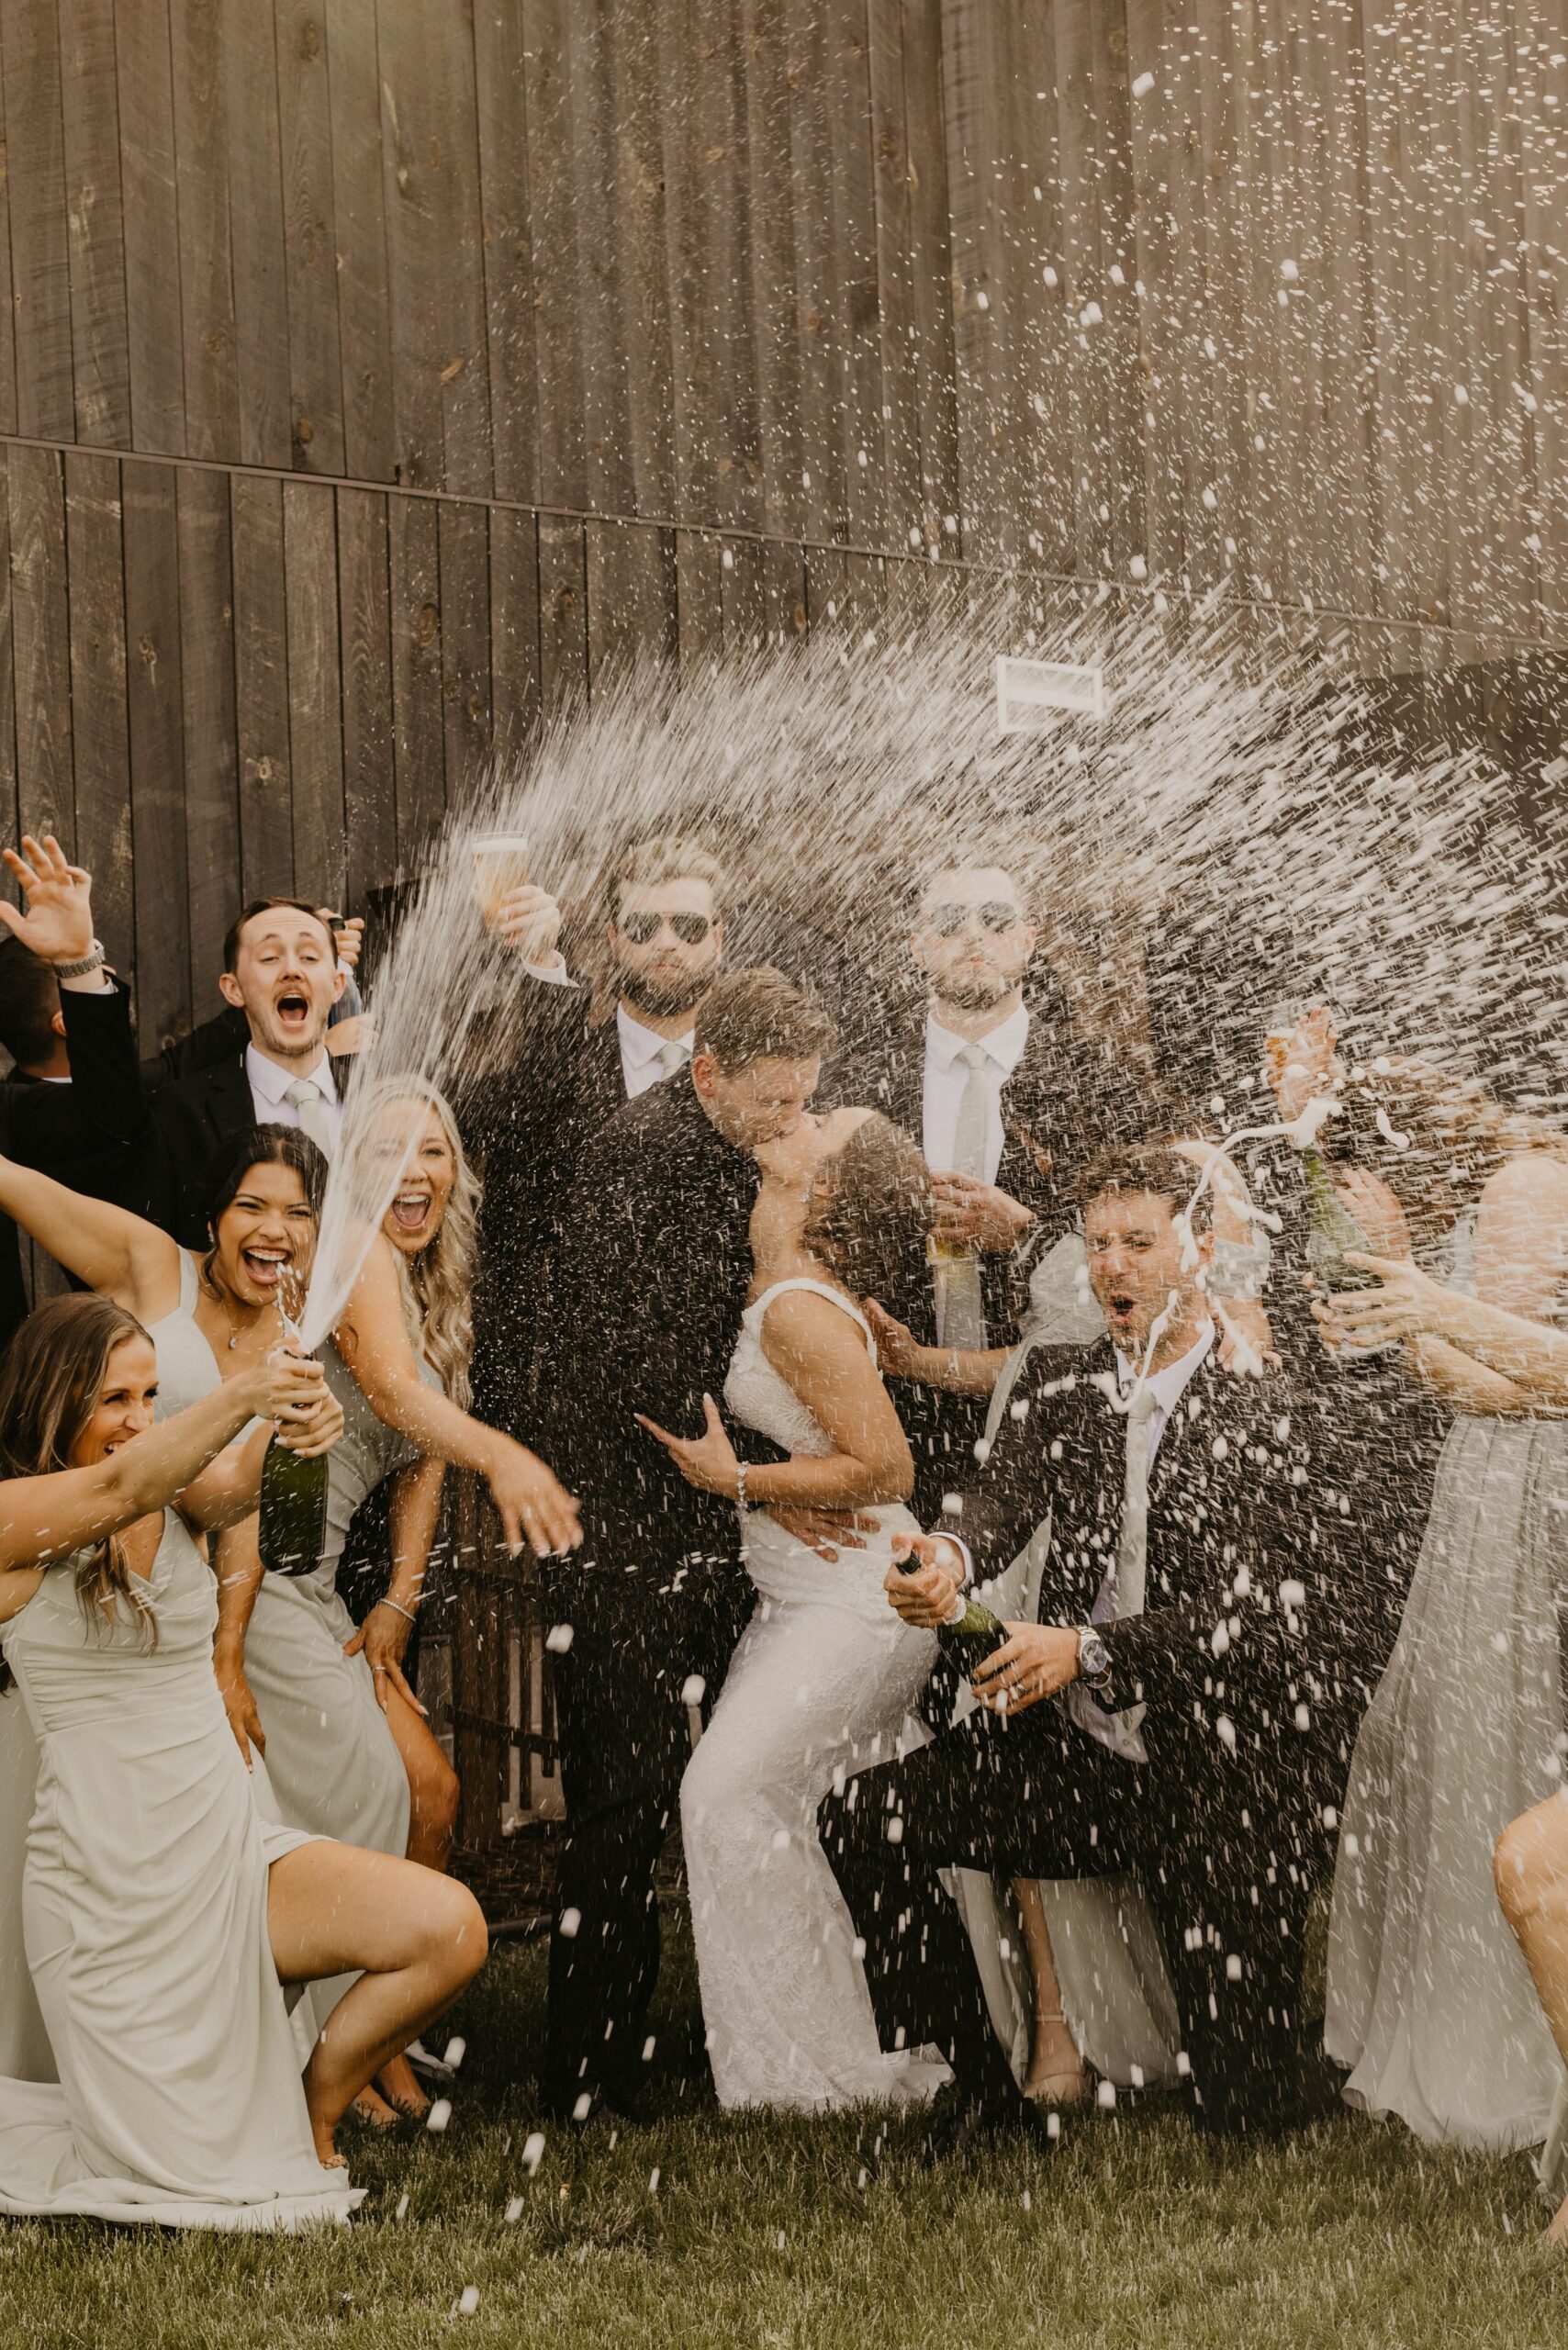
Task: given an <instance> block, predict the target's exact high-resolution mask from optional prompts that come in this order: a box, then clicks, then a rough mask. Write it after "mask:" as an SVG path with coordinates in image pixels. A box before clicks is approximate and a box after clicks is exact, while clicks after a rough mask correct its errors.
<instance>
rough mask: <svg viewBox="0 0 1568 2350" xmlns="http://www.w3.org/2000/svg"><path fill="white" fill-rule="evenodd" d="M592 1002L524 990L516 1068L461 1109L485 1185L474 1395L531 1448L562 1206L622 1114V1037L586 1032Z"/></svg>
mask: <svg viewBox="0 0 1568 2350" xmlns="http://www.w3.org/2000/svg"><path fill="white" fill-rule="evenodd" d="M588 1002H589V998H588V990H586V989H582V988H566V987H557V986H554V985H552V984H551V983H550V982H549V981H547V980H539V979H531V980H529V981H527V982H526V983H525V985H524V987H523V990H522V994H521V1006H520V1013H519V1037H518V1046H517V1051H516V1053H515V1055H514V1056H513V1058H512V1060H511V1062H510V1065H509V1066H508V1067H507V1068H505V1069H501V1070H499V1071H498V1072H497V1073H495V1074H493V1075H491V1076H488V1077H487V1078H483V1079H480V1080H476V1081H475V1082H473V1083H471V1084H469V1085H467V1086H466V1087H465V1088H464V1089H463V1091H462V1095H461V1100H460V1103H459V1114H460V1116H461V1119H462V1124H463V1132H464V1139H465V1144H466V1145H467V1147H468V1149H469V1150H470V1152H471V1153H472V1154H473V1156H474V1158H475V1159H476V1162H477V1164H478V1166H479V1168H480V1169H481V1171H482V1173H483V1177H484V1197H483V1200H482V1203H481V1205H480V1211H479V1246H478V1262H479V1280H478V1286H477V1291H476V1303H475V1350H474V1386H475V1397H476V1404H477V1405H478V1408H479V1409H480V1411H481V1412H482V1413H483V1415H484V1416H485V1417H486V1418H487V1419H488V1420H492V1421H494V1422H495V1423H496V1424H497V1425H498V1427H505V1428H509V1429H510V1430H511V1431H512V1433H513V1434H514V1435H517V1436H524V1435H527V1436H528V1437H529V1438H530V1439H531V1440H532V1438H534V1437H536V1436H537V1425H538V1412H539V1399H538V1383H539V1378H540V1374H541V1371H542V1367H543V1344H542V1342H543V1333H544V1331H545V1330H546V1328H547V1327H548V1326H549V1324H550V1322H551V1320H552V1318H553V1315H554V1289H555V1258H556V1253H557V1249H558V1247H559V1243H560V1237H561V1231H562V1224H563V1217H564V1213H565V1209H566V1201H567V1199H568V1197H569V1196H570V1193H571V1191H572V1187H573V1185H574V1183H575V1182H576V1181H577V1169H578V1167H579V1164H580V1162H581V1159H582V1157H583V1153H584V1151H585V1149H586V1147H587V1146H588V1143H590V1142H591V1141H592V1139H593V1137H594V1136H596V1135H597V1134H598V1133H599V1131H600V1129H601V1128H602V1127H604V1126H606V1125H609V1123H610V1119H611V1118H613V1117H614V1116H615V1114H616V1113H617V1112H618V1111H620V1110H622V1109H623V1108H624V1107H625V1106H626V1083H625V1079H624V1077H623V1075H622V1067H621V1040H620V1035H619V1032H618V1030H617V1028H616V1024H615V1022H614V1020H613V1019H610V1020H606V1021H602V1022H600V1023H599V1025H598V1026H596V1027H591V1028H590V1027H589V1026H588Z"/></svg>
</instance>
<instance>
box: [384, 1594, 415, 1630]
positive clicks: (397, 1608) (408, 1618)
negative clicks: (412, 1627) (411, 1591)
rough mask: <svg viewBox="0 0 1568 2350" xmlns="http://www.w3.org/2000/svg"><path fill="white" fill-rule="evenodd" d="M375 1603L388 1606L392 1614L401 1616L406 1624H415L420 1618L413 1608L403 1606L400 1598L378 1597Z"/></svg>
mask: <svg viewBox="0 0 1568 2350" xmlns="http://www.w3.org/2000/svg"><path fill="white" fill-rule="evenodd" d="M375 1604H376V1606H377V1607H390V1609H391V1610H392V1613H393V1615H394V1616H401V1617H402V1618H403V1621H404V1622H405V1623H406V1624H417V1623H418V1622H419V1620H420V1619H419V1617H417V1616H416V1615H415V1613H414V1611H413V1609H412V1608H411V1607H405V1606H404V1605H403V1603H402V1601H401V1600H400V1599H378V1600H377V1601H376V1603H375Z"/></svg>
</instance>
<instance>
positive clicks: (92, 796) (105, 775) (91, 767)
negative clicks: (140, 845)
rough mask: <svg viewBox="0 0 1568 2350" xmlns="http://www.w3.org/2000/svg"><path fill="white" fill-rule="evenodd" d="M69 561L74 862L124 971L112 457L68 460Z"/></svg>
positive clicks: (121, 594)
mask: <svg viewBox="0 0 1568 2350" xmlns="http://www.w3.org/2000/svg"><path fill="white" fill-rule="evenodd" d="M65 554H66V562H67V564H68V565H69V569H70V583H71V594H70V607H71V610H70V624H71V722H72V755H73V770H74V782H75V797H76V855H77V857H78V859H79V861H80V862H81V863H82V864H83V865H84V866H85V867H86V868H87V870H88V872H89V873H90V874H91V875H92V877H93V919H94V923H95V927H96V929H97V933H98V935H99V937H100V938H101V939H102V940H103V942H104V945H105V946H106V948H107V949H108V956H109V960H110V962H111V963H113V964H114V965H115V967H116V968H117V969H118V970H121V971H129V970H130V969H131V968H132V966H133V965H134V963H135V960H136V923H135V914H134V909H133V904H132V895H131V890H132V884H131V837H130V787H131V776H130V755H129V741H128V738H127V733H126V674H125V563H124V550H123V544H122V533H121V521H120V466H119V461H118V458H115V457H111V456H89V455H87V454H86V453H84V452H80V451H79V452H75V453H73V454H72V455H70V456H68V457H67V458H66V460H65ZM184 894H185V893H184V890H183V889H182V890H181V892H180V895H181V897H182V898H183V897H184Z"/></svg>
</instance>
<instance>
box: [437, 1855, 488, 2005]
mask: <svg viewBox="0 0 1568 2350" xmlns="http://www.w3.org/2000/svg"><path fill="white" fill-rule="evenodd" d="M439 1883H440V1886H441V1892H440V1894H439V1896H438V1897H437V1898H436V1900H435V1901H434V1903H433V1904H432V1907H431V1921H430V1945H431V1951H432V1953H434V1954H437V1955H439V1956H440V1957H441V1958H442V1960H443V1961H444V1963H445V1964H446V1965H447V1967H448V1969H449V1971H450V1973H451V1975H452V1979H453V1980H454V1982H456V1983H467V1982H469V1981H471V1980H472V1978H473V1977H474V1976H475V1975H477V1973H478V1972H479V1969H480V1968H481V1967H482V1966H483V1965H484V1964H485V1961H486V1958H487V1956H488V1954H489V1949H490V1933H489V1929H488V1927H487V1925H486V1923H485V1913H484V1911H483V1910H482V1909H481V1908H480V1907H479V1905H478V1903H477V1902H476V1900H475V1898H474V1896H473V1895H472V1894H471V1893H470V1892H469V1890H468V1888H467V1886H465V1885H459V1884H458V1883H457V1882H456V1881H455V1879H454V1878H453V1877H449V1876H448V1877H442V1878H441V1879H439Z"/></svg>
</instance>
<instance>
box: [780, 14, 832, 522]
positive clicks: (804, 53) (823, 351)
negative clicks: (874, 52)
mask: <svg viewBox="0 0 1568 2350" xmlns="http://www.w3.org/2000/svg"><path fill="white" fill-rule="evenodd" d="M784 25H785V37H786V40H787V43H788V51H787V53H788V58H789V65H788V72H787V77H786V78H787V82H788V86H789V91H790V195H791V199H792V203H793V207H794V246H795V332H796V337H797V340H798V343H799V348H800V354H801V357H800V383H801V508H800V525H799V527H800V531H801V536H802V537H807V538H812V539H824V540H825V539H834V538H838V539H842V537H843V535H844V530H845V521H844V517H845V513H846V497H845V487H846V485H845V480H844V447H843V439H842V435H841V433H840V431H839V419H838V375H839V365H840V357H841V353H840V347H839V321H838V316H837V307H836V305H837V289H836V288H835V286H834V279H833V256H832V238H831V230H830V224H829V222H828V220H827V218H826V214H825V207H824V206H823V193H822V192H823V189H824V188H825V187H826V185H827V184H828V178H829V174H830V173H831V172H832V169H833V155H832V142H831V139H830V135H829V131H828V123H827V61H826V39H825V35H824V32H823V24H822V20H821V17H820V16H819V13H818V11H817V9H816V8H815V6H813V5H812V0H785V8H784Z"/></svg>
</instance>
